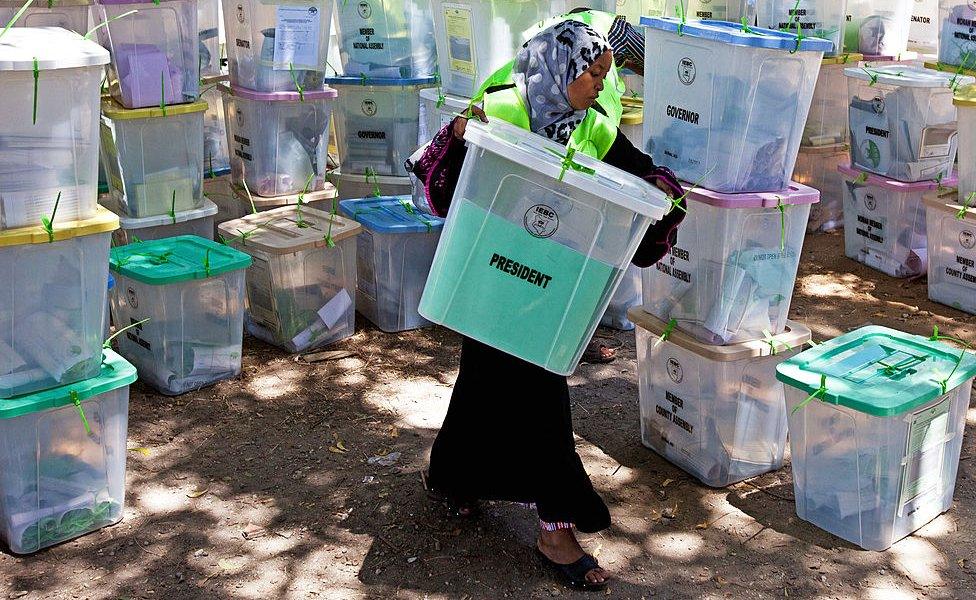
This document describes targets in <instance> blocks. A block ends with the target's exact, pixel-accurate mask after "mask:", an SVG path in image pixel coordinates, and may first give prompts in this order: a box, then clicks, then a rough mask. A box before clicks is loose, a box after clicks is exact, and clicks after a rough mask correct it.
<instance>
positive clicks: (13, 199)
mask: <svg viewBox="0 0 976 600" xmlns="http://www.w3.org/2000/svg"><path fill="white" fill-rule="evenodd" d="M20 4H21V5H23V3H20ZM84 8H87V7H84ZM0 10H2V9H0ZM4 22H6V21H4ZM106 62H108V53H107V52H106V51H105V50H104V49H103V48H101V47H100V46H98V44H96V43H94V42H92V41H88V40H83V39H81V38H79V36H78V35H77V34H75V33H73V32H70V31H65V30H62V29H55V28H28V27H14V28H11V29H10V30H8V31H7V33H6V34H5V35H4V36H3V44H2V46H0V90H2V93H0V115H2V117H3V120H4V126H3V128H2V131H0V229H9V228H14V227H26V226H30V225H40V223H41V218H42V217H50V216H51V215H52V213H53V212H54V205H55V203H57V204H58V213H57V215H58V216H59V217H61V219H62V220H64V221H73V220H76V219H88V218H91V217H93V216H94V214H95V199H96V196H97V192H98V190H97V185H98V182H97V166H96V165H97V162H98V89H99V82H100V81H101V77H102V73H103V70H104V68H103V65H104V64H105V63H106ZM66 98H71V99H72V101H71V102H66ZM59 198H60V199H59Z"/></svg>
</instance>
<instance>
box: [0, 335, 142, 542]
mask: <svg viewBox="0 0 976 600" xmlns="http://www.w3.org/2000/svg"><path fill="white" fill-rule="evenodd" d="M135 379H136V371H135V369H134V368H133V367H132V365H130V364H128V363H127V362H126V361H125V360H123V359H122V358H121V357H119V356H118V355H117V354H115V353H114V352H112V351H111V350H109V351H106V352H105V354H104V356H103V357H101V366H100V370H96V376H95V377H93V378H90V379H86V380H84V381H80V382H77V383H73V384H69V385H65V386H61V387H56V388H52V389H48V390H44V391H41V392H35V393H33V394H28V395H25V396H20V397H18V398H16V399H12V400H4V401H3V403H0V439H2V440H3V444H2V445H0V537H2V538H3V539H4V541H6V543H7V545H8V546H9V547H10V549H11V550H12V551H13V552H15V553H17V554H27V553H30V552H36V551H37V550H40V549H42V548H46V547H48V546H53V545H54V544H58V543H60V542H64V541H66V540H70V539H72V538H75V537H78V536H80V535H84V534H86V533H88V532H90V531H94V530H96V529H98V528H100V527H105V526H106V525H111V524H112V523H116V522H117V521H119V520H120V519H121V518H122V508H123V504H124V500H125V458H126V457H125V453H126V426H127V420H128V404H129V402H128V401H129V384H130V383H132V382H133V381H135ZM75 402H77V403H78V405H76V404H75ZM79 411H83V412H84V415H85V417H84V418H85V420H84V421H82V418H81V416H80V414H79Z"/></svg>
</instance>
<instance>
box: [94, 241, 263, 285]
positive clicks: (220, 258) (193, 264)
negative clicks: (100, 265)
mask: <svg viewBox="0 0 976 600" xmlns="http://www.w3.org/2000/svg"><path fill="white" fill-rule="evenodd" d="M109 264H110V265H111V267H112V270H113V271H115V272H116V273H118V274H120V275H123V276H125V277H128V278H130V279H135V280H136V281H139V282H142V283H146V284H149V285H166V284H169V283H179V282H181V281H189V280H191V279H206V278H208V277H215V276H217V275H220V274H222V273H227V272H228V271H236V270H238V269H246V268H248V267H249V266H251V257H250V256H248V255H247V254H244V253H243V252H239V251H237V250H234V249H233V248H231V247H229V246H224V245H223V244H218V243H217V242H214V241H211V240H207V239H204V238H202V237H197V236H195V235H179V236H176V237H170V238H163V239H161V240H149V241H147V242H138V243H135V244H128V245H125V246H119V247H118V248H112V254H111V257H110V258H109Z"/></svg>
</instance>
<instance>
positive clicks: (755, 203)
mask: <svg viewBox="0 0 976 600" xmlns="http://www.w3.org/2000/svg"><path fill="white" fill-rule="evenodd" d="M819 197H820V193H819V192H818V191H817V190H815V189H813V188H809V187H807V186H805V185H800V184H796V183H794V184H791V185H790V188H789V189H788V190H786V191H783V192H779V193H775V194H772V193H767V194H719V193H718V192H712V191H709V190H706V189H703V188H696V189H693V190H691V192H690V193H689V194H688V197H687V203H688V214H687V216H686V217H685V220H684V222H683V223H682V224H681V227H679V228H678V241H677V243H676V244H675V245H674V246H673V247H672V248H671V251H670V253H669V255H668V256H666V257H665V258H664V259H663V260H661V261H660V262H659V263H657V264H656V265H655V266H654V268H649V269H644V285H643V292H644V310H645V311H647V312H649V313H650V314H652V315H654V316H655V317H657V318H659V319H661V320H662V321H665V322H667V321H670V320H672V319H674V321H675V324H676V325H677V326H678V328H680V329H683V330H684V331H687V332H689V333H691V334H692V335H693V336H694V337H696V338H697V339H699V340H700V341H702V342H703V343H705V344H715V345H723V344H735V343H739V342H746V341H750V340H757V339H763V338H765V337H766V336H767V335H768V334H770V333H771V334H772V335H778V334H780V333H782V332H783V331H784V330H785V329H784V328H785V327H786V317H787V314H788V313H789V311H790V302H791V300H792V298H793V287H794V285H795V283H796V270H797V267H798V265H799V262H800V253H801V252H802V250H803V240H804V234H805V231H806V226H807V218H808V216H809V214H810V206H811V205H812V204H815V203H816V202H817V201H818V199H819ZM781 208H782V210H781Z"/></svg>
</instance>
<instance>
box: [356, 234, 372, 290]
mask: <svg viewBox="0 0 976 600" xmlns="http://www.w3.org/2000/svg"><path fill="white" fill-rule="evenodd" d="M373 260H374V258H373V234H372V233H371V232H370V231H369V230H368V229H363V230H362V231H361V232H360V233H359V235H358V236H357V237H356V262H358V263H359V265H358V270H359V279H358V280H357V283H358V288H359V291H360V292H361V293H362V294H363V295H365V296H367V297H368V298H371V299H374V300H375V299H376V268H375V263H374V262H373Z"/></svg>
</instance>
